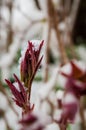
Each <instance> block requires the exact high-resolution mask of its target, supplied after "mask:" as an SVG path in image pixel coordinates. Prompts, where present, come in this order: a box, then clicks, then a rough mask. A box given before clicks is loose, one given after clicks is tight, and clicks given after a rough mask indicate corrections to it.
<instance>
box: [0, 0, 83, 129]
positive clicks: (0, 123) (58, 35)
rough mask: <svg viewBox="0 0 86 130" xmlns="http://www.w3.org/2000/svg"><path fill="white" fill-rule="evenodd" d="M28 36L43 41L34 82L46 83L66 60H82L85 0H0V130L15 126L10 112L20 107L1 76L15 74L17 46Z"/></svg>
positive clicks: (19, 47) (21, 44) (22, 43)
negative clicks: (39, 67)
mask: <svg viewBox="0 0 86 130" xmlns="http://www.w3.org/2000/svg"><path fill="white" fill-rule="evenodd" d="M32 39H37V40H44V41H45V44H44V48H43V52H42V53H43V55H44V58H43V62H42V69H41V70H39V71H38V73H37V75H36V77H35V79H34V82H35V84H36V83H38V82H39V83H40V82H44V83H45V84H46V82H48V80H49V77H50V78H51V79H52V71H54V72H55V70H54V69H55V68H56V67H57V66H58V65H61V66H62V65H65V64H66V63H67V61H68V60H71V59H76V60H80V61H82V62H84V63H86V0H52V1H51V0H0V130H13V129H14V130H17V129H19V126H17V125H15V123H14V122H16V121H17V117H16V114H14V113H16V111H18V112H19V111H20V110H19V109H17V108H16V107H15V105H14V104H13V103H12V101H11V100H10V97H11V95H10V92H9V89H8V87H7V85H6V84H5V81H4V79H5V78H9V79H10V80H11V81H12V82H13V78H12V77H13V73H16V74H17V75H18V76H19V58H20V56H21V49H22V48H23V47H24V45H25V44H27V41H28V40H32ZM42 72H43V73H42ZM35 89H36V88H35ZM33 91H34V90H33ZM9 117H11V118H12V119H11V118H9ZM73 129H75V128H73ZM71 130H72V128H71ZM77 130H79V128H77Z"/></svg>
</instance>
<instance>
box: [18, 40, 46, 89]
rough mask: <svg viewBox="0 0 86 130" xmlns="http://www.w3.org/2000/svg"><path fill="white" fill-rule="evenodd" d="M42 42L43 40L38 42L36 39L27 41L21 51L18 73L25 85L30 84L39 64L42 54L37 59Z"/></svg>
mask: <svg viewBox="0 0 86 130" xmlns="http://www.w3.org/2000/svg"><path fill="white" fill-rule="evenodd" d="M43 43H44V41H41V42H40V41H38V40H32V41H28V44H27V46H26V47H25V48H24V50H23V51H22V56H21V59H20V74H21V80H22V81H23V82H24V85H25V87H29V86H31V84H32V81H33V78H34V76H35V74H36V72H37V69H38V68H39V66H40V63H41V60H42V58H43V56H41V58H40V59H39V55H40V51H41V48H42V46H43Z"/></svg>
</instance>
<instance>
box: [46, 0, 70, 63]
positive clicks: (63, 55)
mask: <svg viewBox="0 0 86 130" xmlns="http://www.w3.org/2000/svg"><path fill="white" fill-rule="evenodd" d="M47 4H48V15H49V18H50V21H51V24H52V27H53V28H54V30H55V33H56V38H57V41H58V46H59V52H60V58H61V63H62V64H65V63H67V62H68V58H67V55H66V51H65V48H64V45H63V43H62V40H61V37H60V32H59V30H58V17H57V13H56V10H55V8H54V5H53V2H52V0H48V3H47Z"/></svg>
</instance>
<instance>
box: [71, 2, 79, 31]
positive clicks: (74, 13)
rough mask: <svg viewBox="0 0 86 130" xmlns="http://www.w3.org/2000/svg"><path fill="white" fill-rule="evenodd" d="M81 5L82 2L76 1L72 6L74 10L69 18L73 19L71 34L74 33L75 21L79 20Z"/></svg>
mask: <svg viewBox="0 0 86 130" xmlns="http://www.w3.org/2000/svg"><path fill="white" fill-rule="evenodd" d="M79 5H80V0H74V1H73V4H72V9H71V13H70V16H69V18H71V23H70V25H71V26H70V31H71V33H72V32H73V29H74V25H75V21H76V18H77V13H78V9H79Z"/></svg>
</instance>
